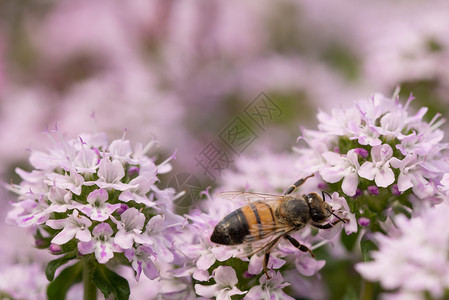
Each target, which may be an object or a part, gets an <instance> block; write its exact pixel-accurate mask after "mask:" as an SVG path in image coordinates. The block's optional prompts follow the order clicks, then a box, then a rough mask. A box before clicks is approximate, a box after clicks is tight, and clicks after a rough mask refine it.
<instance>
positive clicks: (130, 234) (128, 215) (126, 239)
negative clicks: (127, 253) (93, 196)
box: [112, 207, 145, 249]
mask: <svg viewBox="0 0 449 300" xmlns="http://www.w3.org/2000/svg"><path fill="white" fill-rule="evenodd" d="M112 221H113V222H114V223H115V224H116V225H117V229H118V232H117V233H116V234H115V237H114V242H115V243H116V244H117V245H119V246H120V247H121V248H122V249H130V248H131V247H132V246H133V242H134V240H135V238H136V237H137V236H138V235H139V234H141V233H142V228H143V225H144V224H145V215H144V214H143V213H141V212H139V211H138V210H137V209H136V208H135V207H131V208H128V209H127V210H125V211H124V212H123V213H122V214H121V215H120V221H118V220H117V219H116V218H114V217H112Z"/></svg>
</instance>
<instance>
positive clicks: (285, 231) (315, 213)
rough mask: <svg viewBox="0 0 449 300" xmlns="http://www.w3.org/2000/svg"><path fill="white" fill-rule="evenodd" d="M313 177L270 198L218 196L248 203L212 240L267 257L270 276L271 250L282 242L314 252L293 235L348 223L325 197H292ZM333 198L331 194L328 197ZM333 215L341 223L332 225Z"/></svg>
mask: <svg viewBox="0 0 449 300" xmlns="http://www.w3.org/2000/svg"><path fill="white" fill-rule="evenodd" d="M312 176H313V174H312V175H310V176H308V177H305V178H302V179H300V180H298V181H296V182H295V183H294V184H292V185H291V186H290V187H289V188H288V189H287V190H286V192H285V193H284V194H283V195H270V194H259V193H248V192H224V193H220V194H217V196H218V197H220V198H223V199H231V200H232V199H234V200H237V199H240V200H246V201H248V203H249V204H248V205H245V206H243V207H241V208H239V209H236V210H234V211H233V212H231V213H230V214H228V215H227V216H226V217H224V218H223V220H221V221H220V222H219V223H218V224H217V225H216V226H215V228H214V231H213V233H212V235H211V237H210V240H211V241H212V242H214V243H216V244H220V245H246V246H249V247H246V252H245V255H246V256H251V255H253V254H256V253H257V254H264V255H265V256H264V261H263V269H264V272H265V274H266V275H267V277H268V278H269V276H268V272H267V271H268V269H267V266H268V261H269V259H270V250H271V249H272V248H273V247H274V246H275V245H276V243H277V242H278V241H279V239H281V238H285V239H287V240H288V241H289V242H290V243H291V244H292V245H293V246H294V247H296V248H298V249H299V250H301V251H303V252H309V253H310V255H311V256H312V257H315V255H314V254H313V252H312V251H311V250H310V249H309V248H308V247H306V246H305V245H302V244H300V243H299V242H298V241H297V240H296V239H295V238H293V237H291V236H290V234H291V233H292V232H294V231H297V230H301V229H303V228H304V227H305V226H306V225H308V224H310V225H312V226H314V227H316V228H319V229H328V228H331V227H333V226H334V225H336V224H337V223H339V222H343V223H345V222H346V221H348V220H347V219H342V218H340V217H339V216H337V215H336V214H334V211H333V210H332V208H331V206H330V205H329V204H328V203H326V202H325V201H324V199H325V194H327V193H325V192H324V191H322V192H321V196H320V195H318V194H317V193H309V194H307V195H305V194H304V195H301V196H299V195H297V196H293V195H291V194H292V193H293V192H294V191H295V190H296V189H297V188H298V187H299V186H301V185H302V184H303V183H304V182H305V181H306V180H307V179H308V178H310V177H312ZM327 195H329V194H327ZM331 215H334V216H335V217H336V218H337V220H336V221H335V222H334V223H330V222H329V218H330V217H331Z"/></svg>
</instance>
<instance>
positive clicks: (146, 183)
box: [119, 173, 157, 206]
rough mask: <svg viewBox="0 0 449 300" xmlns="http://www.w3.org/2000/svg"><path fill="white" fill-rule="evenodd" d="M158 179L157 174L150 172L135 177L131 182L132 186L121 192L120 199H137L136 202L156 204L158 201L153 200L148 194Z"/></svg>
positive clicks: (126, 200)
mask: <svg viewBox="0 0 449 300" xmlns="http://www.w3.org/2000/svg"><path fill="white" fill-rule="evenodd" d="M156 180H157V177H156V174H149V173H143V174H141V175H139V176H137V177H136V178H133V179H132V180H131V181H130V182H129V185H130V186H131V188H129V189H128V190H126V191H124V192H123V193H121V194H120V196H119V200H121V201H124V202H128V201H135V202H136V203H143V204H145V205H147V206H155V205H156V203H155V202H153V201H152V199H150V198H149V197H148V196H147V195H148V193H149V192H150V190H151V187H152V185H153V184H154V183H155V182H156Z"/></svg>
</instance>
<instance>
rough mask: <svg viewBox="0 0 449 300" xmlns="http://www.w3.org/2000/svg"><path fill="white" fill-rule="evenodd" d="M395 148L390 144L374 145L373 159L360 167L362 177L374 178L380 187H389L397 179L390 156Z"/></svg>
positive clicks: (372, 150)
mask: <svg viewBox="0 0 449 300" xmlns="http://www.w3.org/2000/svg"><path fill="white" fill-rule="evenodd" d="M392 156H393V149H392V148H391V146H390V145H388V144H383V145H378V146H374V147H373V148H372V149H371V159H372V161H366V162H364V163H363V164H362V165H361V166H360V169H359V172H358V173H359V175H360V177H363V178H366V179H368V180H373V179H374V181H375V182H376V185H377V186H379V187H387V186H389V185H390V184H392V183H393V182H394V180H395V176H394V173H393V170H392V169H391V168H390V158H391V157H392Z"/></svg>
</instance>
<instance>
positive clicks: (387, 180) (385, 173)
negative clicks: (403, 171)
mask: <svg viewBox="0 0 449 300" xmlns="http://www.w3.org/2000/svg"><path fill="white" fill-rule="evenodd" d="M394 180H395V177H394V172H393V170H392V169H390V168H389V167H386V168H383V169H381V170H380V172H378V173H377V174H376V178H375V179H374V181H375V182H376V185H377V186H379V187H387V186H389V185H390V184H392V183H393V182H394Z"/></svg>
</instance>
